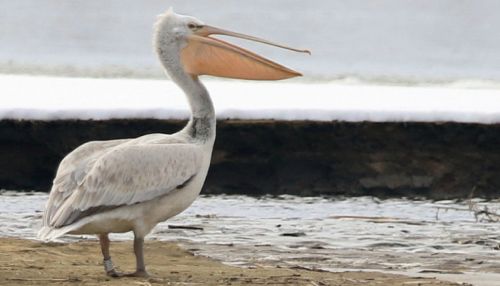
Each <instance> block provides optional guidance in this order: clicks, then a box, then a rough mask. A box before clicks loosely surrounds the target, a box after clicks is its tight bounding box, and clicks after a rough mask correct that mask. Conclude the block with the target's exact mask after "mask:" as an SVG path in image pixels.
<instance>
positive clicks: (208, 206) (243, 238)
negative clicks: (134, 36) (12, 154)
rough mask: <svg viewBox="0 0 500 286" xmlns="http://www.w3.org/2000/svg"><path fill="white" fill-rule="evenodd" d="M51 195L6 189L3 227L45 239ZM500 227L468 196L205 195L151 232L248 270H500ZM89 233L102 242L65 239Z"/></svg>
mask: <svg viewBox="0 0 500 286" xmlns="http://www.w3.org/2000/svg"><path fill="white" fill-rule="evenodd" d="M46 199H47V194H43V193H28V194H24V193H14V192H3V194H2V195H0V233H1V234H3V235H5V236H15V237H24V238H35V233H36V229H37V228H38V227H39V226H40V223H41V222H40V219H41V213H42V209H43V206H44V203H45V201H46ZM474 202H475V203H476V206H477V207H478V208H481V209H482V208H484V207H485V206H486V207H488V209H489V210H490V211H497V212H498V211H499V210H500V201H490V202H484V201H481V200H474ZM169 225H174V226H190V227H199V228H202V230H199V229H169ZM499 229H500V224H499V223H498V222H496V223H495V222H488V221H487V220H486V217H484V216H480V217H477V218H476V217H475V216H474V214H473V213H472V212H471V211H469V207H468V205H467V203H466V202H454V201H440V202H431V201H425V200H422V201H413V200H406V199H390V200H378V199H375V198H371V197H360V198H342V199H327V198H316V197H315V198H300V197H294V196H282V197H278V198H270V197H264V198H252V197H246V196H211V197H203V196H202V197H200V198H198V199H197V200H196V201H195V203H194V204H193V205H192V206H191V207H190V208H189V209H188V210H186V211H185V212H184V213H182V214H180V215H179V216H177V217H175V218H173V219H171V220H169V221H167V222H164V223H160V224H159V225H158V226H157V227H156V228H155V229H154V231H153V232H152V233H151V234H150V235H149V236H148V238H149V239H157V240H168V241H175V242H178V243H180V244H181V245H183V247H185V248H187V249H188V250H190V251H192V252H194V253H196V254H199V255H205V256H209V257H212V258H214V259H218V260H221V261H223V262H225V263H229V264H232V265H239V266H245V267H255V266H259V265H274V266H282V267H294V266H300V267H307V268H314V269H316V268H318V269H326V270H339V269H345V270H347V269H358V270H361V269H362V270H380V271H404V272H405V273H418V275H424V274H425V272H429V271H432V272H433V275H434V276H435V275H437V274H435V273H434V272H438V273H455V274H456V273H471V272H472V273H483V274H484V273H490V275H497V274H500V255H499V251H500V250H499V248H500V232H499ZM89 238H91V239H94V238H93V237H85V236H67V237H65V238H63V240H64V241H74V240H80V239H89ZM111 238H112V239H113V240H122V239H127V240H128V239H131V238H132V235H131V234H130V233H128V234H113V235H112V236H111ZM495 273H497V274H495ZM457 275H459V276H460V274H457ZM485 275H486V274H485ZM462 276H463V275H462ZM464 277H465V276H464ZM499 277H500V276H499ZM492 285H493V284H492Z"/></svg>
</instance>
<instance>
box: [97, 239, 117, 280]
mask: <svg viewBox="0 0 500 286" xmlns="http://www.w3.org/2000/svg"><path fill="white" fill-rule="evenodd" d="M99 243H100V244H101V251H102V256H103V258H104V261H103V262H104V271H105V272H106V275H108V276H111V277H120V276H122V274H121V273H118V272H116V270H115V267H114V266H113V262H112V261H111V256H110V255H109V237H108V234H107V233H106V234H100V235H99Z"/></svg>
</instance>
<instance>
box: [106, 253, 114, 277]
mask: <svg viewBox="0 0 500 286" xmlns="http://www.w3.org/2000/svg"><path fill="white" fill-rule="evenodd" d="M104 270H105V271H106V273H107V272H111V271H113V270H115V267H114V266H113V261H111V257H110V258H109V259H104Z"/></svg>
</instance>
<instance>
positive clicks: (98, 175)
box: [49, 144, 203, 228]
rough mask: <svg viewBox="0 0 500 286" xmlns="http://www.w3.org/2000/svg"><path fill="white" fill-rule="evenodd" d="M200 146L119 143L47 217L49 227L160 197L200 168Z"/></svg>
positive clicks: (201, 157) (184, 181)
mask: <svg viewBox="0 0 500 286" xmlns="http://www.w3.org/2000/svg"><path fill="white" fill-rule="evenodd" d="M202 159H203V152H202V149H201V147H199V146H196V145H190V144H167V145H163V144H146V145H129V146H118V147H116V148H113V149H112V150H111V151H109V152H108V153H106V154H104V155H103V156H102V157H100V158H99V159H98V160H97V161H96V162H95V163H94V164H93V166H92V168H91V170H89V172H88V173H87V174H86V175H85V177H84V178H83V180H82V182H81V183H79V184H78V185H77V187H76V190H75V191H73V193H72V194H71V195H70V196H69V197H68V198H67V199H66V200H65V201H64V203H63V204H62V205H61V207H60V208H59V209H57V211H56V212H55V213H54V214H53V216H51V217H50V218H49V222H50V223H49V225H50V226H51V227H56V228H58V227H62V226H66V225H70V224H72V223H74V222H76V221H78V220H80V219H82V218H84V217H87V216H90V215H94V214H96V213H100V212H103V211H107V210H111V209H114V208H117V207H120V206H125V205H132V204H136V203H140V202H144V201H149V200H152V199H155V198H158V197H161V196H163V195H165V194H168V193H169V192H171V191H173V190H175V189H177V188H179V187H182V186H184V185H185V184H186V183H188V182H189V181H190V180H191V179H192V178H193V177H194V176H195V175H196V174H197V173H198V172H199V171H200V168H201V164H202Z"/></svg>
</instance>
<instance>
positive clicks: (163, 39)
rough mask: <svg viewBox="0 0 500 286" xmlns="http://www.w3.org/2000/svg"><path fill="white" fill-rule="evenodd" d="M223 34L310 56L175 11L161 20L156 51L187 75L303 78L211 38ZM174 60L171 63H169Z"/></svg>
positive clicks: (163, 16)
mask: <svg viewBox="0 0 500 286" xmlns="http://www.w3.org/2000/svg"><path fill="white" fill-rule="evenodd" d="M214 34H219V35H226V36H233V37H237V38H242V39H246V40H251V41H256V42H260V43H264V44H268V45H272V46H276V47H280V48H284V49H288V50H292V51H296V52H304V53H309V54H310V52H309V51H307V50H298V49H293V48H290V47H286V46H283V45H279V44H275V43H272V42H269V41H266V40H263V39H259V38H256V37H252V36H248V35H244V34H240V33H235V32H230V31H227V30H223V29H220V28H215V27H212V26H209V25H206V24H205V23H203V22H202V21H200V20H198V19H196V18H194V17H190V16H184V15H179V14H176V13H174V11H173V10H172V8H170V9H169V10H167V12H165V13H164V14H162V15H160V16H158V21H157V23H156V34H155V45H156V50H157V52H158V54H159V56H160V58H161V59H163V61H164V62H167V63H166V65H168V63H169V62H173V61H174V59H175V61H176V62H177V60H178V61H179V62H180V64H181V65H182V69H183V71H184V72H185V73H187V74H189V75H192V76H198V75H212V76H221V77H228V78H238V79H253V80H278V79H285V78H291V77H295V76H300V75H301V74H300V73H298V72H296V71H294V70H291V69H289V68H287V67H285V66H282V65H280V64H277V63H275V62H273V61H271V60H268V59H266V58H263V57H261V56H259V55H257V54H255V53H252V52H250V51H248V50H245V49H243V48H240V47H238V46H236V45H233V44H230V43H227V42H225V41H222V40H219V39H216V38H213V37H210V35H214ZM168 59H170V60H168Z"/></svg>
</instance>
